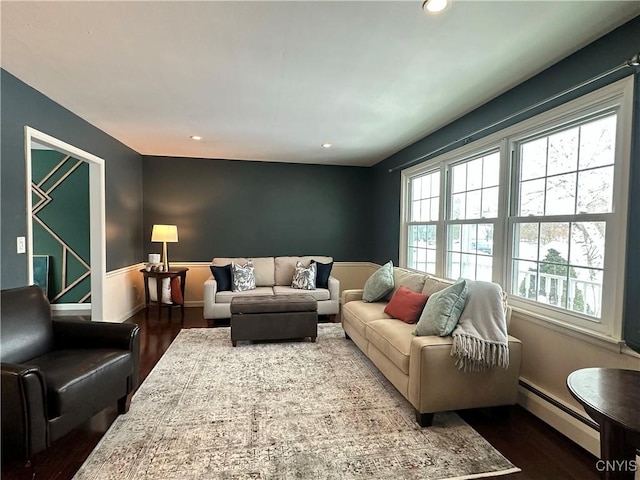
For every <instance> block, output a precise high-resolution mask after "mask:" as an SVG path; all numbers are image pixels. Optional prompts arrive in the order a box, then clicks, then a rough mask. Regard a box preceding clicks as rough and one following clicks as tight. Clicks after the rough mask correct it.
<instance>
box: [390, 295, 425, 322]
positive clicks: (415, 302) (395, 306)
mask: <svg viewBox="0 0 640 480" xmlns="http://www.w3.org/2000/svg"><path fill="white" fill-rule="evenodd" d="M428 298H429V296H428V295H422V294H421V293H416V292H414V291H413V290H409V289H408V288H407V287H400V288H398V290H396V293H394V294H393V297H391V300H390V301H389V303H388V304H387V306H386V307H385V308H384V313H388V314H389V315H391V316H392V317H394V318H397V319H398V320H402V321H403V322H405V323H416V322H417V321H418V318H419V317H420V314H421V313H422V310H423V309H424V305H425V303H427V299H428Z"/></svg>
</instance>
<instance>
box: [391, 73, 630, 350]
mask: <svg viewBox="0 0 640 480" xmlns="http://www.w3.org/2000/svg"><path fill="white" fill-rule="evenodd" d="M632 98H633V82H632V79H627V80H621V81H619V82H616V83H613V84H611V85H609V86H607V87H604V88H601V89H600V90H598V91H595V92H592V93H590V94H588V95H585V96H584V97H581V98H579V99H576V100H573V101H571V102H568V103H567V104H565V105H562V106H560V107H556V108H555V109H553V110H551V111H549V112H546V113H543V114H540V115H538V116H536V117H533V118H531V119H529V120H526V121H523V122H521V123H520V124H518V125H514V126H511V127H508V128H506V129H504V130H502V131H500V132H497V133H495V134H493V135H491V136H488V137H487V138H485V139H483V140H480V141H477V142H474V143H472V144H469V145H465V146H464V147H461V148H459V149H457V150H454V151H453V152H450V153H447V154H444V155H442V156H440V157H438V158H436V159H433V160H430V161H428V162H425V163H424V164H421V165H416V166H414V167H411V168H409V169H407V170H405V171H403V179H404V181H403V184H402V185H403V198H404V200H403V209H402V226H401V252H400V264H401V265H403V266H406V267H408V268H412V269H415V270H419V271H423V272H427V273H431V274H434V275H437V276H442V277H447V278H450V279H457V278H459V277H463V278H467V279H474V280H487V281H496V282H498V283H500V284H501V285H502V286H503V288H505V290H506V291H507V292H508V293H509V295H510V304H511V305H512V306H514V308H516V309H519V310H520V311H521V312H523V313H526V314H528V315H530V316H533V317H536V318H539V319H541V320H543V321H550V322H553V323H556V324H561V325H565V326H571V327H572V328H573V327H579V328H580V330H581V331H589V332H591V333H593V334H595V335H604V336H606V337H609V338H614V339H619V338H621V330H622V329H621V318H622V302H623V298H622V290H623V288H622V286H623V278H624V267H625V264H624V257H625V249H626V221H627V219H626V213H627V203H628V189H629V186H628V177H629V162H630V160H629V159H630V146H631V140H630V139H631V105H632Z"/></svg>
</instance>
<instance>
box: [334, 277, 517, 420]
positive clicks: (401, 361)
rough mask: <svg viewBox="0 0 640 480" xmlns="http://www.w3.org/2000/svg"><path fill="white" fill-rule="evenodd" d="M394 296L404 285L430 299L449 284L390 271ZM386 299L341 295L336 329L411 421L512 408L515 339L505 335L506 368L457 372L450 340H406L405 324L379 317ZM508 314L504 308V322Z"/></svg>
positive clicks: (409, 329) (410, 328)
mask: <svg viewBox="0 0 640 480" xmlns="http://www.w3.org/2000/svg"><path fill="white" fill-rule="evenodd" d="M393 277H394V284H395V287H394V292H395V290H397V289H398V287H399V286H401V285H404V286H405V287H407V288H410V289H411V290H413V291H416V292H421V293H423V294H427V295H430V294H432V293H435V292H437V291H438V290H442V289H443V288H446V287H448V286H449V285H451V284H452V282H450V281H448V280H443V279H439V278H435V277H431V276H429V275H423V274H420V273H415V272H411V271H409V270H404V269H401V268H397V267H396V268H394V272H393ZM394 292H392V293H391V294H389V295H388V296H387V300H385V301H380V302H374V303H366V302H364V301H362V290H345V291H343V292H342V313H341V315H342V326H343V328H344V331H345V334H346V336H347V338H350V339H351V340H353V342H354V343H355V344H356V345H357V346H358V348H360V350H362V351H363V352H364V353H365V354H366V355H367V357H369V359H370V360H371V361H372V362H373V363H374V364H375V366H376V367H377V368H378V369H379V370H380V371H381V372H382V373H383V374H384V376H385V377H387V379H389V381H390V382H391V383H392V384H393V385H394V386H395V387H396V388H397V389H398V391H399V392H400V393H402V395H404V396H405V398H406V399H407V400H409V402H410V403H411V405H413V407H414V408H415V410H416V420H417V421H418V423H419V424H420V425H421V426H423V427H424V426H429V425H431V422H432V421H433V414H434V413H436V412H442V411H448V410H459V409H465V408H479V407H494V406H501V405H511V404H514V403H516V395H517V389H518V378H519V375H520V357H521V351H522V345H521V343H520V340H518V339H516V338H514V337H512V336H509V358H510V362H509V368H508V369H506V370H505V369H503V368H496V369H494V370H489V371H486V372H482V373H478V372H463V371H462V370H459V369H458V367H457V366H456V365H455V363H454V362H455V361H454V358H453V357H451V346H452V341H453V340H452V337H451V336H448V337H437V336H425V337H416V336H413V335H412V332H413V331H414V330H415V328H416V325H415V324H407V323H405V322H403V321H401V320H397V319H395V318H393V317H391V316H390V315H387V314H386V313H384V308H385V306H386V305H387V303H388V299H390V298H391V295H392V294H393V293H394ZM509 313H510V309H509V308H507V319H508V318H509Z"/></svg>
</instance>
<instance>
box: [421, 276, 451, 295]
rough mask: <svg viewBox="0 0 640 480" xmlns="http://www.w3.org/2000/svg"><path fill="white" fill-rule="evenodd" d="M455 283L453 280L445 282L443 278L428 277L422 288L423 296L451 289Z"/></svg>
mask: <svg viewBox="0 0 640 480" xmlns="http://www.w3.org/2000/svg"><path fill="white" fill-rule="evenodd" d="M454 283H455V282H454V281H451V280H445V279H442V278H435V277H430V276H426V277H425V281H424V287H422V294H423V295H427V296H429V297H430V296H431V295H433V294H434V293H436V292H439V291H440V290H444V289H445V288H447V287H450V286H451V285H453V284H454Z"/></svg>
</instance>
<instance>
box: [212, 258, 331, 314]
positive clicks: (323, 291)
mask: <svg viewBox="0 0 640 480" xmlns="http://www.w3.org/2000/svg"><path fill="white" fill-rule="evenodd" d="M247 260H248V259H246V258H214V259H213V261H212V262H211V265H213V266H216V267H223V266H225V265H229V264H230V263H231V262H234V263H238V264H242V265H244V264H245V263H247ZM311 260H315V261H316V262H319V263H330V262H333V258H331V257H322V256H305V257H259V258H252V259H251V261H252V263H253V268H254V271H255V276H256V288H255V289H254V290H248V291H244V292H230V291H225V292H219V291H218V286H217V283H216V280H215V278H213V275H212V276H211V277H209V279H208V280H206V281H205V282H204V318H205V319H207V320H216V319H221V318H231V299H232V298H233V297H236V296H252V295H275V294H278V295H300V294H303V293H306V294H309V295H312V296H313V297H314V298H315V299H316V300H317V301H318V315H336V314H337V313H338V310H339V308H340V307H339V301H340V282H339V281H338V280H337V279H336V278H334V277H329V282H328V287H329V288H317V289H315V290H299V289H296V288H291V281H292V280H293V273H294V270H295V266H296V262H297V261H300V262H302V263H303V264H304V265H305V267H307V266H309V263H310V262H311Z"/></svg>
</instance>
